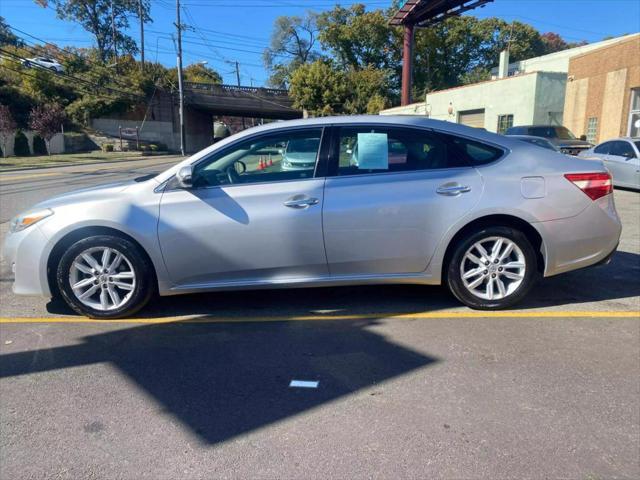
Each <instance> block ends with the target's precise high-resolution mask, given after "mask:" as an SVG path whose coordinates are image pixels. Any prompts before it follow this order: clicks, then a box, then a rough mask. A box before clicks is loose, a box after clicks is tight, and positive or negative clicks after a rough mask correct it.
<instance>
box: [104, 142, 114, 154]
mask: <svg viewBox="0 0 640 480" xmlns="http://www.w3.org/2000/svg"><path fill="white" fill-rule="evenodd" d="M113 149H114V147H113V143H103V144H102V150H103V151H105V152H113Z"/></svg>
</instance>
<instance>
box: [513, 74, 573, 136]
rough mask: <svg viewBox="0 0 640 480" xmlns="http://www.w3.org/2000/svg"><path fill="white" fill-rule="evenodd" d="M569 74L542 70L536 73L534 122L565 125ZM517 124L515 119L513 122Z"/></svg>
mask: <svg viewBox="0 0 640 480" xmlns="http://www.w3.org/2000/svg"><path fill="white" fill-rule="evenodd" d="M566 89H567V75H566V74H565V73H560V72H540V74H538V75H536V93H535V102H534V106H533V120H532V122H531V123H532V124H542V125H563V111H564V98H565V94H566ZM513 124H514V125H517V123H516V121H515V119H514V122H513Z"/></svg>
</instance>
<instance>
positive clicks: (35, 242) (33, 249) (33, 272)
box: [2, 225, 51, 297]
mask: <svg viewBox="0 0 640 480" xmlns="http://www.w3.org/2000/svg"><path fill="white" fill-rule="evenodd" d="M48 245H49V241H48V239H47V237H46V236H45V235H44V234H43V233H42V231H41V230H40V228H39V225H33V226H32V227H29V228H27V229H25V230H22V231H21V232H15V233H11V232H9V233H8V234H7V236H6V239H5V242H4V246H3V248H2V256H3V258H4V260H5V262H6V263H7V264H8V266H9V268H11V270H12V271H13V274H14V275H15V280H14V282H13V291H14V293H16V294H17V295H37V296H42V297H51V290H50V289H49V281H48V279H47V258H48V250H49V249H48Z"/></svg>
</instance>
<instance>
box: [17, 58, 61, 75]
mask: <svg viewBox="0 0 640 480" xmlns="http://www.w3.org/2000/svg"><path fill="white" fill-rule="evenodd" d="M22 64H23V65H24V66H25V67H26V68H32V67H41V68H46V69H47V70H51V71H53V72H56V73H63V72H64V67H63V66H62V65H61V64H60V63H58V62H57V61H56V60H54V59H52V58H50V57H33V58H25V59H24V60H22Z"/></svg>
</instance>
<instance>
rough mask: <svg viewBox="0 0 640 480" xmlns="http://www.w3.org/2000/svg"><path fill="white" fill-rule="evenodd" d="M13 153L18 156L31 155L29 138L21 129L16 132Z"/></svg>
mask: <svg viewBox="0 0 640 480" xmlns="http://www.w3.org/2000/svg"><path fill="white" fill-rule="evenodd" d="M13 154H14V155H15V156H16V157H28V156H29V155H31V152H30V151H29V140H27V136H26V135H25V134H24V133H23V132H22V131H20V130H18V132H17V133H16V138H15V140H14V141H13Z"/></svg>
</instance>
